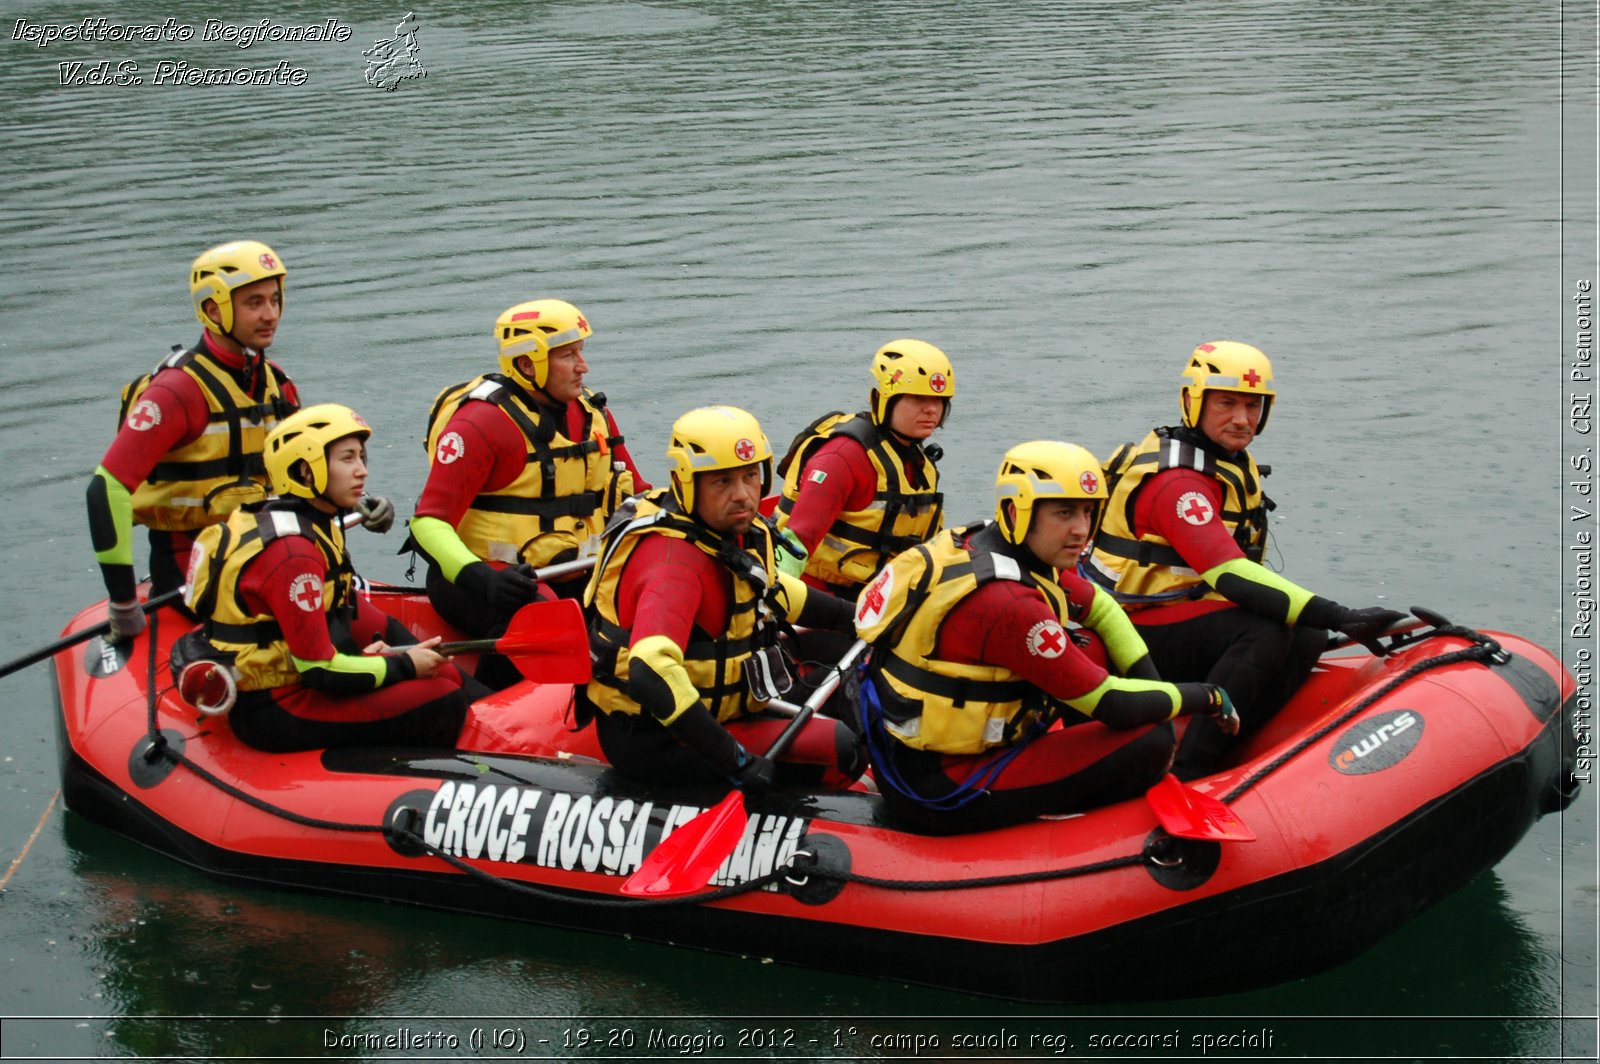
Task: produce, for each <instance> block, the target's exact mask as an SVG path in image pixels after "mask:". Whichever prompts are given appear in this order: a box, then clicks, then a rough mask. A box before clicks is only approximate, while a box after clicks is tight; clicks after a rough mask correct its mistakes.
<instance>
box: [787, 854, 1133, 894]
mask: <svg viewBox="0 0 1600 1064" xmlns="http://www.w3.org/2000/svg"><path fill="white" fill-rule="evenodd" d="M1149 863H1150V857H1149V855H1148V854H1145V853H1137V854H1129V855H1128V856H1126V857H1110V858H1107V859H1106V860H1104V861H1096V862H1095V863H1094V864H1086V865H1076V866H1074V867H1072V868H1048V869H1044V870H1041V871H1038V872H1016V873H1013V874H1012V875H1008V876H985V877H982V878H980V879H880V878H878V877H876V876H864V875H861V874H860V873H857V872H834V871H831V870H829V869H825V868H817V867H814V866H813V867H805V866H802V865H798V864H796V863H793V862H791V863H790V864H789V865H787V866H786V867H785V868H783V869H780V870H779V871H778V872H775V873H774V875H778V874H784V875H787V874H788V873H789V872H803V873H804V874H806V875H808V876H815V877H817V878H818V879H827V880H832V881H833V882H836V883H859V884H861V885H862V886H864V887H879V888H881V889H883V890H903V891H934V890H974V889H978V888H981V887H1009V886H1015V885H1016V884H1019V883H1044V882H1048V881H1050V880H1053V879H1070V878H1072V877H1074V876H1087V875H1093V874H1094V873H1096V872H1110V871H1112V870H1113V869H1117V868H1128V867H1130V866H1132V865H1142V864H1149Z"/></svg>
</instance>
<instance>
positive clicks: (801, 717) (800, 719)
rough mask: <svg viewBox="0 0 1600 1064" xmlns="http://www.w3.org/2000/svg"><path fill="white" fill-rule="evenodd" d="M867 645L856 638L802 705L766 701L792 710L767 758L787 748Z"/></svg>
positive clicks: (841, 680)
mask: <svg viewBox="0 0 1600 1064" xmlns="http://www.w3.org/2000/svg"><path fill="white" fill-rule="evenodd" d="M867 645H868V644H867V643H866V641H865V640H861V639H857V640H856V641H855V643H854V644H853V645H852V646H851V647H850V649H849V650H847V651H845V655H844V657H842V658H840V659H839V664H837V665H835V666H833V667H832V668H830V669H829V670H828V678H827V679H825V680H823V681H822V682H821V683H820V684H818V685H817V688H816V690H814V691H812V692H811V697H809V698H807V699H806V701H805V704H804V705H802V706H795V705H794V704H793V703H790V702H785V701H783V700H782V699H777V698H774V699H772V700H771V701H770V702H768V703H767V704H768V705H770V706H776V707H777V708H779V709H782V710H789V709H793V710H794V719H793V720H791V721H790V722H789V723H788V724H787V725H785V726H784V729H783V731H781V732H779V733H778V737H777V738H776V739H774V740H772V745H771V746H769V747H767V750H766V754H765V756H766V757H767V758H768V759H769V760H772V759H776V758H777V757H779V756H780V755H782V753H783V752H784V751H785V750H787V749H789V744H790V743H792V742H794V739H795V736H797V735H799V734H800V731H801V729H803V728H804V727H805V726H806V722H808V721H809V720H810V719H811V717H812V714H814V713H816V711H817V710H818V708H820V707H821V705H822V703H824V702H826V701H827V700H828V699H829V697H830V696H832V694H833V692H835V691H837V690H838V689H839V685H840V684H841V683H843V682H844V676H845V673H847V672H849V671H850V670H851V669H853V668H855V665H856V662H857V661H859V660H860V658H861V655H862V654H864V653H865V652H866V650H867Z"/></svg>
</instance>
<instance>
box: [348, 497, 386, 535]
mask: <svg viewBox="0 0 1600 1064" xmlns="http://www.w3.org/2000/svg"><path fill="white" fill-rule="evenodd" d="M356 512H357V513H359V514H360V515H361V527H362V528H365V529H366V530H368V531H369V532H377V533H380V534H381V533H384V532H387V531H389V529H391V528H393V527H394V503H392V502H390V501H389V500H388V499H386V498H384V497H383V496H382V495H368V496H367V497H366V498H364V499H362V500H361V501H360V502H358V503H356Z"/></svg>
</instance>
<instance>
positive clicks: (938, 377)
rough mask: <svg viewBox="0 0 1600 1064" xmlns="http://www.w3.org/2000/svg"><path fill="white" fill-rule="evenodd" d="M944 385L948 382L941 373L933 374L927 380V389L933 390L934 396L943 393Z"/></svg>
mask: <svg viewBox="0 0 1600 1064" xmlns="http://www.w3.org/2000/svg"><path fill="white" fill-rule="evenodd" d="M946 383H948V382H947V381H946V380H945V379H944V374H943V373H935V374H934V375H933V376H931V377H929V378H928V387H929V388H931V389H933V392H934V394H935V395H937V394H939V393H940V392H943V391H944V387H945V384H946Z"/></svg>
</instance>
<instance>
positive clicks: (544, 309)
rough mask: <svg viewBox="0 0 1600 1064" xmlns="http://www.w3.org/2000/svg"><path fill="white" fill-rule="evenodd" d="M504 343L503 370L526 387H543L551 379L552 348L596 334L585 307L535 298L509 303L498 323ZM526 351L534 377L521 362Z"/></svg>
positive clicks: (497, 333)
mask: <svg viewBox="0 0 1600 1064" xmlns="http://www.w3.org/2000/svg"><path fill="white" fill-rule="evenodd" d="M494 335H495V339H496V340H497V341H499V344H500V372H501V373H504V374H505V375H506V376H507V377H510V378H511V379H512V380H514V381H516V382H517V383H519V384H521V385H522V386H523V387H525V388H543V387H544V384H545V381H547V380H549V379H550V352H551V351H553V350H555V349H556V348H558V347H564V346H566V345H567V344H571V343H576V342H578V341H579V340H584V339H587V338H588V337H590V336H592V335H594V330H593V329H591V328H590V327H589V319H588V318H585V317H584V316H583V311H581V310H579V309H578V308H577V307H575V306H573V305H572V304H571V303H568V302H566V301H565V300H561V299H534V300H530V301H529V302H527V303H518V304H517V305H516V306H514V307H508V308H507V309H506V310H505V311H504V312H503V313H502V314H501V315H500V317H499V318H497V319H495V323H494ZM524 355H526V356H527V357H528V358H529V359H530V360H532V362H533V375H532V376H531V377H530V376H528V375H527V374H525V373H523V372H522V370H521V369H519V368H518V366H517V361H518V359H520V358H522V357H523V356H524Z"/></svg>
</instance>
